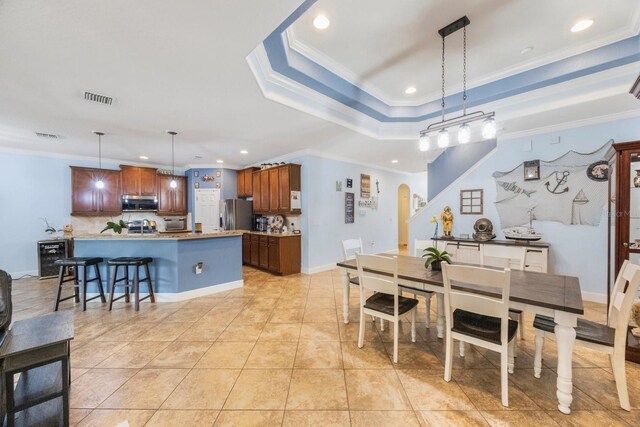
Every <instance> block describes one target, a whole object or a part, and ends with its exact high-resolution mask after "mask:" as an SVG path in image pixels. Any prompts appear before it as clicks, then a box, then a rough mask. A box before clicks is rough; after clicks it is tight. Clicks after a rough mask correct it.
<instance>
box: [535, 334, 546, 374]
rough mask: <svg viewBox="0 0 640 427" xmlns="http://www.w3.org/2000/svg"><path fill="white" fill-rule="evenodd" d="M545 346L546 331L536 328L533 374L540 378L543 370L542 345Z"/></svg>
mask: <svg viewBox="0 0 640 427" xmlns="http://www.w3.org/2000/svg"><path fill="white" fill-rule="evenodd" d="M543 346H544V332H543V331H541V330H539V329H536V353H535V356H534V358H533V376H534V377H536V378H540V372H542V347H543Z"/></svg>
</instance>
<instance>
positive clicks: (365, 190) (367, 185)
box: [360, 173, 371, 199]
mask: <svg viewBox="0 0 640 427" xmlns="http://www.w3.org/2000/svg"><path fill="white" fill-rule="evenodd" d="M360 197H362V198H363V199H368V198H369V197H371V176H369V175H365V174H363V173H361V174H360Z"/></svg>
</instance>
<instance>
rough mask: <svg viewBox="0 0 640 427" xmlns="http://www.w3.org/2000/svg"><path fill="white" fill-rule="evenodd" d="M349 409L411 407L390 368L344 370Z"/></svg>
mask: <svg viewBox="0 0 640 427" xmlns="http://www.w3.org/2000/svg"><path fill="white" fill-rule="evenodd" d="M345 376H346V383H347V396H348V398H349V409H350V410H356V411H357V410H395V411H397V410H408V409H411V405H410V403H409V399H408V398H407V395H406V394H405V392H404V390H403V388H402V384H401V383H400V380H398V376H397V375H396V372H395V371H393V370H390V369H355V370H346V371H345Z"/></svg>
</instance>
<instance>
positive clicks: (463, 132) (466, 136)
mask: <svg viewBox="0 0 640 427" xmlns="http://www.w3.org/2000/svg"><path fill="white" fill-rule="evenodd" d="M470 139H471V126H469V125H468V124H467V123H464V124H463V125H462V126H460V128H459V129H458V142H459V143H460V144H466V143H467V142H469V140H470Z"/></svg>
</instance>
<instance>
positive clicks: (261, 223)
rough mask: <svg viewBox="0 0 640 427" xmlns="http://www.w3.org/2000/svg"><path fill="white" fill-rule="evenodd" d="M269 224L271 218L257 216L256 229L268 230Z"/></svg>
mask: <svg viewBox="0 0 640 427" xmlns="http://www.w3.org/2000/svg"><path fill="white" fill-rule="evenodd" d="M268 224H269V219H268V218H267V217H266V216H258V215H256V217H255V227H256V231H267V225H268Z"/></svg>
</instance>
